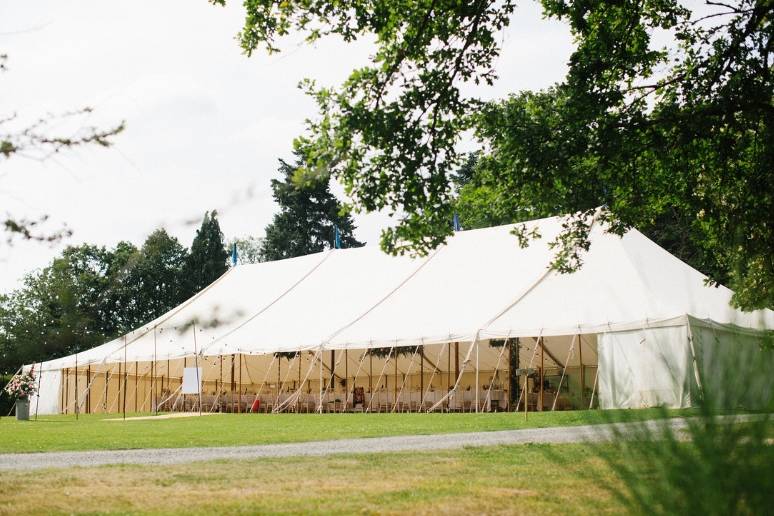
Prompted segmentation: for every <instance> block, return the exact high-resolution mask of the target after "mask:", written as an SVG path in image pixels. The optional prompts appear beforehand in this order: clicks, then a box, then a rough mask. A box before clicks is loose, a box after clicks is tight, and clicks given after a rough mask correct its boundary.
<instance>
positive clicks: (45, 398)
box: [30, 370, 62, 415]
mask: <svg viewBox="0 0 774 516" xmlns="http://www.w3.org/2000/svg"><path fill="white" fill-rule="evenodd" d="M35 374H36V375H40V389H39V391H38V392H37V393H36V394H35V395H33V396H32V397H31V398H30V412H31V413H33V414H40V415H45V414H59V412H60V407H59V398H60V393H61V387H62V371H59V370H55V371H41V372H38V373H35Z"/></svg>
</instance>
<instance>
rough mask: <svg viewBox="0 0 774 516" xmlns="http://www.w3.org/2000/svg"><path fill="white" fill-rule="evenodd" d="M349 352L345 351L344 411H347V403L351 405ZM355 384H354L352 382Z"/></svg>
mask: <svg viewBox="0 0 774 516" xmlns="http://www.w3.org/2000/svg"><path fill="white" fill-rule="evenodd" d="M347 351H348V350H346V349H345V350H344V410H343V412H346V411H347V403H349V390H350V385H349V353H347ZM352 383H353V384H354V382H352Z"/></svg>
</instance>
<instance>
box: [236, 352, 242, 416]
mask: <svg viewBox="0 0 774 516" xmlns="http://www.w3.org/2000/svg"><path fill="white" fill-rule="evenodd" d="M238 380H239V396H238V397H237V414H241V413H242V353H240V354H239V376H238Z"/></svg>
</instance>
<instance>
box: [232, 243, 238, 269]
mask: <svg viewBox="0 0 774 516" xmlns="http://www.w3.org/2000/svg"><path fill="white" fill-rule="evenodd" d="M236 264H237V248H236V242H235V243H234V247H232V248H231V265H233V266H234V267H236Z"/></svg>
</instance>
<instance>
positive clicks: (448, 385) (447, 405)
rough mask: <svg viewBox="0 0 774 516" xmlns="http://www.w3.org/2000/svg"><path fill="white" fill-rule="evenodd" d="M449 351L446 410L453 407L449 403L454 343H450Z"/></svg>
mask: <svg viewBox="0 0 774 516" xmlns="http://www.w3.org/2000/svg"><path fill="white" fill-rule="evenodd" d="M446 351H447V361H446V362H447V364H446V366H447V367H446V411H447V412H448V411H449V408H450V407H451V406H450V405H449V397H448V395H449V393H450V392H451V374H452V368H451V354H452V344H449V349H448V350H446Z"/></svg>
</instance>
